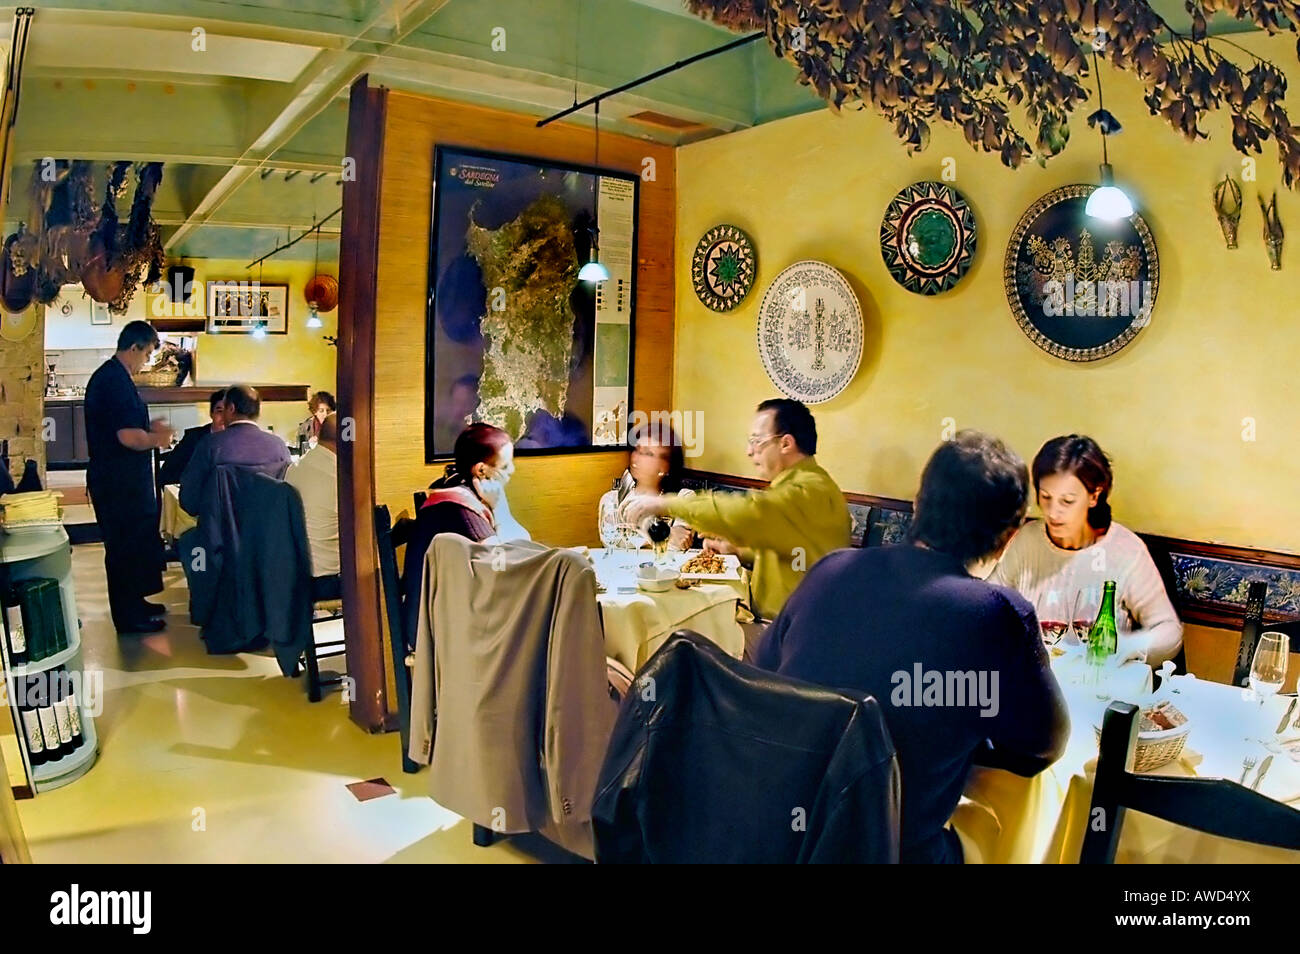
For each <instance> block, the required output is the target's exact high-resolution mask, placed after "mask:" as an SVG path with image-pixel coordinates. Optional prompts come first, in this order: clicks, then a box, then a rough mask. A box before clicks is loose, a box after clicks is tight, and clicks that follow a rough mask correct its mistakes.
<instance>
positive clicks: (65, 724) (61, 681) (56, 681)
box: [49, 666, 80, 752]
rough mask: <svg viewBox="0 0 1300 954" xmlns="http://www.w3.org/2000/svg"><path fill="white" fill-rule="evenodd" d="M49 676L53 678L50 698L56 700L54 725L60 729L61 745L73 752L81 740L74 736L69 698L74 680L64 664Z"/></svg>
mask: <svg viewBox="0 0 1300 954" xmlns="http://www.w3.org/2000/svg"><path fill="white" fill-rule="evenodd" d="M49 676H50V678H51V680H52V682H51V685H50V698H51V700H52V701H53V702H54V725H55V728H57V729H58V731H59V745H60V746H61V747H62V748H63V750H64V751H65V752H73V751H75V750H76V748H77V746H78V745H79V744H80V742H79V741H74V740H73V737H72V713H71V711H70V710H71V702H70V700H69V699H68V689H69V686H70V684H71V682H72V680H71V678H70V677H69V676H68V672H67V670H65V669H64V668H63V667H62V666H60V667H59V668H58V669H57V670H55V671H53V672H51V673H49Z"/></svg>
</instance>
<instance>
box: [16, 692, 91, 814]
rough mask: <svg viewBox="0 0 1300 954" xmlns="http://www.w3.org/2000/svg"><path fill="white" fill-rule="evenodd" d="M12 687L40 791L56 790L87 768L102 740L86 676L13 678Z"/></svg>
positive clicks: (25, 748)
mask: <svg viewBox="0 0 1300 954" xmlns="http://www.w3.org/2000/svg"><path fill="white" fill-rule="evenodd" d="M10 685H11V686H12V687H13V688H12V690H11V691H12V692H13V698H12V700H11V704H12V705H13V706H14V707H15V708H16V709H17V712H18V716H19V725H20V726H21V733H20V741H21V744H22V748H23V757H24V759H25V760H26V763H27V765H28V766H29V767H30V769H31V776H30V777H31V779H32V780H33V781H34V782H35V783H36V785H37V790H38V791H45V790H47V789H50V788H57V787H58V786H60V785H63V784H66V783H67V782H70V781H72V779H74V778H76V777H77V776H79V775H80V774H81V772H82V771H84V770H85V769H86V768H89V765H90V763H91V762H92V761H94V758H95V750H96V749H97V748H98V739H97V738H96V736H95V722H94V719H93V718H91V714H90V711H89V709H88V708H87V701H88V700H89V698H90V693H89V692H88V691H87V686H86V683H85V679H84V674H83V673H81V672H80V671H78V670H68V669H67V668H64V667H59V668H57V669H47V670H45V671H43V672H39V673H36V674H34V675H30V676H23V677H15V678H14V679H13V680H11V682H10ZM95 697H96V698H98V693H96V694H95Z"/></svg>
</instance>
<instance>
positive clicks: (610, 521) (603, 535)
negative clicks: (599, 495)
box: [600, 499, 623, 550]
mask: <svg viewBox="0 0 1300 954" xmlns="http://www.w3.org/2000/svg"><path fill="white" fill-rule="evenodd" d="M622 539H623V534H622V532H621V530H620V529H619V515H618V501H617V500H612V499H611V500H606V501H605V502H604V503H602V504H601V505H600V542H601V543H602V544H604V546H605V549H606V550H617V549H618V545H619V543H620V542H621V541H622Z"/></svg>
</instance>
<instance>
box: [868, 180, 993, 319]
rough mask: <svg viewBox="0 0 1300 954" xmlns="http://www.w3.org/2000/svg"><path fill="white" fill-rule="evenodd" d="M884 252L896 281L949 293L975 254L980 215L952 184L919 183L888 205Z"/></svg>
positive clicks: (921, 289)
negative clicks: (972, 209)
mask: <svg viewBox="0 0 1300 954" xmlns="http://www.w3.org/2000/svg"><path fill="white" fill-rule="evenodd" d="M880 252H881V254H882V255H883V256H884V258H885V267H886V268H888V269H889V274H890V275H892V276H894V281H896V282H898V284H900V285H902V286H903V287H904V288H906V289H907V290H908V291H911V292H917V293H918V294H921V295H937V294H939V293H940V292H945V291H947V290H948V289H949V288H952V286H953V285H956V284H957V283H958V282H959V281H961V279H962V276H963V275H965V274H966V272H967V270H968V269H969V268H970V266H971V262H972V261H973V260H974V258H975V215H974V213H973V212H971V209H970V206H969V205H967V204H966V200H965V199H964V198H962V195H961V193H960V192H958V191H957V190H956V189H954V188H952V187H951V186H948V185H945V184H944V183H942V182H915V183H913V184H912V185H910V186H908V187H907V188H905V189H903V191H901V192H899V193H898V195H896V196H894V198H893V199H891V200H890V202H889V205H888V206H887V207H886V208H885V218H884V221H882V222H881V223H880Z"/></svg>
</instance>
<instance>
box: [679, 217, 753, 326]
mask: <svg viewBox="0 0 1300 954" xmlns="http://www.w3.org/2000/svg"><path fill="white" fill-rule="evenodd" d="M757 271H758V265H757V262H756V261H755V257H754V243H753V242H751V241H750V240H749V236H748V235H746V234H745V233H744V232H742V231H741V230H740V229H738V228H736V227H735V226H734V225H715V226H714V227H713V228H711V229H709V230H708V231H707V232H705V233H704V237H703V238H701V239H700V241H699V243H698V244H697V245H696V246H695V254H694V255H693V256H691V284H692V285H693V286H695V294H696V296H698V297H699V299H700V301H702V302H703V303H704V304H705V305H706V306H707V307H709V308H711V309H712V310H713V311H731V309H733V308H735V307H736V306H737V305H739V304H740V303H741V301H742V300H743V299H744V297H745V296H746V295H748V294H749V290H750V289H751V288H753V287H754V276H755V274H756V273H757Z"/></svg>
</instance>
